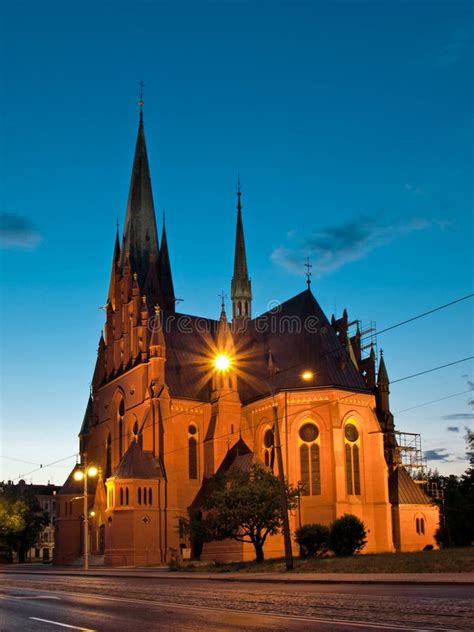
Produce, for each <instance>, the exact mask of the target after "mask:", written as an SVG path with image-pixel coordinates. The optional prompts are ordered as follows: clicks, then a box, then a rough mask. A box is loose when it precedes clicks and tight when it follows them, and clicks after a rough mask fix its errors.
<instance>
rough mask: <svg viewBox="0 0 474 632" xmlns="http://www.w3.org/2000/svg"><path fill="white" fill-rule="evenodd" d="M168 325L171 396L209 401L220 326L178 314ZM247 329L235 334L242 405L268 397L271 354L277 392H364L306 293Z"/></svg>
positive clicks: (287, 302) (335, 337)
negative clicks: (306, 378) (308, 374)
mask: <svg viewBox="0 0 474 632" xmlns="http://www.w3.org/2000/svg"><path fill="white" fill-rule="evenodd" d="M167 322H169V326H167V327H165V339H166V354H167V363H166V381H167V384H168V386H169V388H170V391H171V395H172V396H174V397H184V398H189V399H199V400H203V401H209V399H210V375H209V365H210V362H211V359H212V355H213V349H215V345H216V336H217V331H218V323H219V321H216V320H212V319H206V318H198V317H196V316H188V315H185V314H176V315H174V317H173V319H169V320H168V321H167ZM245 324H246V329H245V331H243V332H241V333H239V332H238V331H236V332H235V333H234V342H235V349H236V357H237V362H236V364H237V368H238V390H239V395H240V399H241V401H242V403H248V402H250V401H252V400H255V399H258V398H259V397H263V396H265V395H268V394H269V393H270V384H269V381H268V375H269V355H270V354H271V358H272V364H273V374H274V375H273V377H272V380H271V382H272V388H273V390H275V391H278V390H280V389H281V390H283V389H292V388H293V389H298V388H302V387H304V386H311V387H312V388H318V387H329V386H334V387H340V388H346V389H351V390H357V391H366V390H367V386H366V384H365V382H364V379H363V378H362V376H361V375H360V373H359V371H358V370H357V369H356V367H355V366H354V364H353V362H352V361H351V359H350V357H349V355H348V353H347V351H346V349H345V348H344V346H343V345H342V344H341V342H340V341H339V339H338V336H337V334H336V332H335V331H334V329H333V328H332V326H331V325H330V323H329V321H328V320H327V318H326V316H325V315H324V313H323V311H322V309H321V307H320V306H319V304H318V302H317V301H316V299H315V297H314V296H313V294H312V293H311V291H310V290H305V291H304V292H301V294H298V295H297V296H294V297H293V298H291V299H290V300H288V301H285V302H284V303H282V304H281V305H280V306H279V307H278V308H277V309H275V310H271V311H269V312H266V313H265V314H262V315H261V316H258V317H257V318H255V319H254V320H249V321H247V322H246V323H245ZM307 369H310V370H311V371H312V372H313V373H314V381H313V382H311V384H305V383H303V382H302V380H301V373H302V371H304V370H307Z"/></svg>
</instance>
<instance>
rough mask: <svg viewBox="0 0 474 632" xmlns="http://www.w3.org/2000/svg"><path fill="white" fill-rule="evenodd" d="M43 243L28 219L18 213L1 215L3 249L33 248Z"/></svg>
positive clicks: (0, 239) (0, 225) (1, 244)
mask: <svg viewBox="0 0 474 632" xmlns="http://www.w3.org/2000/svg"><path fill="white" fill-rule="evenodd" d="M40 241H41V235H40V234H39V233H38V232H37V231H36V230H35V229H34V227H33V225H32V223H31V222H30V220H29V219H28V218H27V217H24V216H23V215H18V214H17V213H0V246H1V247H3V248H33V247H34V246H36V245H37V244H38V243H39V242H40Z"/></svg>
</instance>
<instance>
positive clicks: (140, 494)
mask: <svg viewBox="0 0 474 632" xmlns="http://www.w3.org/2000/svg"><path fill="white" fill-rule="evenodd" d="M137 497H138V504H139V505H141V504H142V488H141V487H139V488H138V492H137Z"/></svg>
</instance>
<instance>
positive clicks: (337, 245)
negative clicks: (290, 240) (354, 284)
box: [271, 216, 433, 276]
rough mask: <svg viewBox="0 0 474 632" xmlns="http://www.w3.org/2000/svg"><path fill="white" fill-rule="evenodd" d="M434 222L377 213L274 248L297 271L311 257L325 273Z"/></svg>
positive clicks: (277, 260) (278, 261) (283, 264)
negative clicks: (394, 218)
mask: <svg viewBox="0 0 474 632" xmlns="http://www.w3.org/2000/svg"><path fill="white" fill-rule="evenodd" d="M432 225H433V222H430V221H428V220H426V219H424V218H420V217H413V218H411V219H409V220H408V221H405V222H392V223H383V222H381V221H379V220H378V219H376V218H374V217H367V216H362V217H359V218H356V219H354V220H352V221H350V222H348V223H346V224H342V225H340V226H333V227H329V228H326V229H325V230H322V231H318V232H315V233H313V234H312V235H310V236H309V237H307V238H306V239H305V240H304V241H300V242H299V243H297V244H295V245H294V246H280V247H279V248H275V250H274V251H273V252H272V255H271V258H272V261H273V262H274V263H276V264H277V265H279V266H281V267H283V268H285V269H286V270H288V271H290V272H293V273H295V274H301V271H302V269H303V264H304V261H305V260H306V258H307V257H309V258H310V259H311V262H312V264H313V269H314V271H315V273H316V274H317V275H318V276H323V275H324V274H327V273H329V272H333V271H334V270H338V269H339V268H342V267H343V266H344V265H346V264H348V263H351V262H353V261H359V260H360V259H364V258H365V257H367V255H368V254H369V253H370V252H372V251H373V250H376V249H377V248H380V247H381V246H384V245H386V244H388V243H390V242H392V241H394V240H395V239H397V238H400V237H403V236H404V235H408V234H410V233H413V232H417V231H421V230H426V229H427V228H429V227H431V226H432Z"/></svg>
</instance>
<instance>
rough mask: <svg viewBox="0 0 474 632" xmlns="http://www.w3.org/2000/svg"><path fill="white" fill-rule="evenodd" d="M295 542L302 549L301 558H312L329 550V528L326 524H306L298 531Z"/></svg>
mask: <svg viewBox="0 0 474 632" xmlns="http://www.w3.org/2000/svg"><path fill="white" fill-rule="evenodd" d="M295 540H296V542H297V544H298V546H299V547H300V552H301V557H312V556H313V555H320V554H322V553H325V552H326V551H327V549H328V542H329V527H327V526H326V525H324V524H304V525H303V526H301V527H300V528H299V529H297V530H296V533H295Z"/></svg>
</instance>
